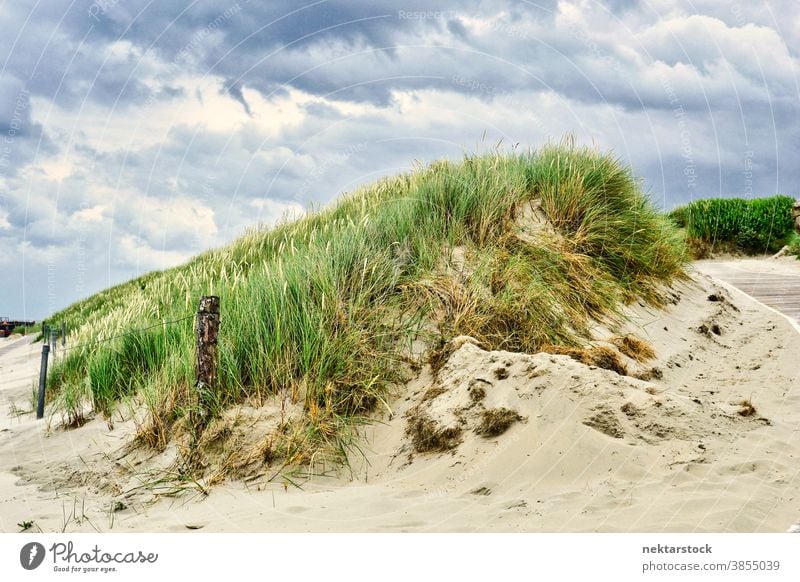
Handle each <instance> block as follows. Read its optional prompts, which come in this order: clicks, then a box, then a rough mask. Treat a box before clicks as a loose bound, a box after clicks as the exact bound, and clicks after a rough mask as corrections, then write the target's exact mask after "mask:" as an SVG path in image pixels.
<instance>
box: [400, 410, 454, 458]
mask: <svg viewBox="0 0 800 582" xmlns="http://www.w3.org/2000/svg"><path fill="white" fill-rule="evenodd" d="M406 434H407V435H408V436H409V437H411V444H412V445H413V446H414V450H415V451H417V452H420V453H431V452H442V451H449V450H451V449H454V448H455V447H457V446H458V445H459V444H460V443H461V429H460V428H458V427H446V428H441V427H440V426H439V425H438V424H437V423H436V422H435V421H434V420H433V419H431V418H429V417H428V416H426V415H425V414H417V415H415V416H412V417H411V418H410V419H409V421H408V426H407V427H406Z"/></svg>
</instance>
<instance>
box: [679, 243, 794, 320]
mask: <svg viewBox="0 0 800 582" xmlns="http://www.w3.org/2000/svg"><path fill="white" fill-rule="evenodd" d="M770 261H772V262H770ZM694 266H695V268H696V269H697V270H698V271H700V272H701V273H705V274H706V275H710V276H712V277H714V278H716V279H720V280H721V281H725V282H726V283H728V284H730V285H733V286H734V287H736V288H738V289H740V290H741V291H744V292H745V293H747V294H748V295H750V296H751V297H753V298H755V299H757V300H758V301H760V302H761V303H763V304H764V305H768V306H770V307H772V308H773V309H775V310H776V311H780V312H781V313H783V314H784V315H786V316H788V317H790V318H792V319H794V320H795V321H796V322H798V323H800V261H798V264H797V266H795V265H792V264H788V263H777V262H775V261H774V260H773V259H760V260H754V259H746V260H739V261H719V262H716V261H698V262H696V263H695V264H694ZM795 271H796V272H795Z"/></svg>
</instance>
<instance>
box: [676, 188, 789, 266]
mask: <svg viewBox="0 0 800 582" xmlns="http://www.w3.org/2000/svg"><path fill="white" fill-rule="evenodd" d="M793 204H794V199H793V198H791V197H789V196H780V195H778V196H772V197H769V198H754V199H747V200H746V199H743V198H708V199H703V200H695V201H694V202H691V203H689V204H687V205H685V206H680V207H678V208H675V209H674V210H673V211H672V212H671V213H670V218H672V220H674V221H675V223H676V224H677V225H678V226H679V227H680V228H682V229H685V233H686V239H687V242H688V244H689V246H690V248H691V249H692V252H693V254H694V256H695V258H698V259H700V258H705V257H706V256H709V255H710V254H712V253H714V252H740V253H745V254H751V255H752V254H773V253H775V252H777V251H779V250H780V249H781V248H783V246H784V245H786V244H790V243H791V242H792V241H793V240H794V238H795V237H794V224H793V221H792V205H793Z"/></svg>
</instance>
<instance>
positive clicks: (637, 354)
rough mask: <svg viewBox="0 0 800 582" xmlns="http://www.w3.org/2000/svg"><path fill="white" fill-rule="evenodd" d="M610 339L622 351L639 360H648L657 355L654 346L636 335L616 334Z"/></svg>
mask: <svg viewBox="0 0 800 582" xmlns="http://www.w3.org/2000/svg"><path fill="white" fill-rule="evenodd" d="M608 341H609V343H612V344H614V345H615V346H616V347H617V349H618V350H619V351H620V352H622V353H623V354H625V355H626V356H628V357H629V358H631V359H632V360H636V361H637V362H646V361H647V360H652V359H653V358H655V357H656V351H655V349H653V346H652V345H650V344H649V343H648V342H646V341H644V340H643V339H640V338H638V337H636V336H635V335H632V334H628V335H623V336H619V335H616V336H613V337H611V338H610V339H609V340H608Z"/></svg>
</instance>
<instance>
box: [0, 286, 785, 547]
mask: <svg viewBox="0 0 800 582" xmlns="http://www.w3.org/2000/svg"><path fill="white" fill-rule="evenodd" d="M629 315H630V316H631V322H630V323H629V324H627V325H626V326H625V327H624V328H623V329H619V330H610V329H604V328H603V327H601V326H598V328H597V329H596V330H595V337H596V340H597V341H598V342H599V343H602V342H603V341H604V340H607V339H608V338H609V337H610V336H611V335H612V332H613V333H617V334H620V333H622V334H625V333H634V334H636V335H637V336H639V337H641V338H643V339H646V340H647V341H648V342H650V343H651V344H652V346H653V347H654V348H655V351H656V358H655V359H654V360H651V361H649V362H644V363H640V362H636V361H634V360H632V359H629V358H625V364H626V365H627V367H628V370H629V371H628V374H629V375H627V376H622V375H619V374H617V373H615V372H613V371H610V370H605V369H601V368H597V367H594V366H587V365H585V364H582V363H580V362H577V361H575V360H573V359H571V358H570V357H569V356H566V355H550V354H533V355H529V354H515V353H509V352H488V351H484V350H482V349H481V348H480V347H479V346H476V345H474V344H473V343H471V342H470V341H464V342H463V343H462V345H460V347H458V349H455V350H454V352H453V354H452V355H451V356H450V358H449V360H448V361H447V362H446V363H445V365H444V366H443V368H442V369H441V370H439V371H438V373H437V374H434V373H433V372H432V371H431V370H429V369H428V370H425V371H423V373H422V375H421V376H420V377H419V378H418V379H416V380H415V381H414V382H412V383H411V384H410V385H409V386H408V387H407V390H406V391H405V392H404V393H402V394H400V395H399V396H398V398H397V399H396V400H395V401H394V402H392V403H391V408H392V410H391V414H390V413H389V412H388V411H387V412H385V413H384V416H383V417H382V418H380V419H379V420H380V422H378V423H376V424H374V425H372V426H370V427H369V428H367V429H366V430H365V434H364V440H363V444H362V449H363V452H364V456H363V457H362V456H359V455H356V454H354V455H353V456H352V476H351V475H350V474H349V473H347V472H346V471H340V472H339V474H338V475H329V476H319V475H317V476H314V477H308V476H305V477H303V476H302V475H288V476H287V477H288V478H284V477H283V476H280V475H279V476H278V477H276V478H275V479H274V480H273V481H272V482H267V479H268V478H269V477H272V476H273V475H274V473H267V474H265V475H264V476H263V477H261V478H259V479H255V480H251V481H249V482H247V483H225V484H222V485H219V486H215V487H212V488H209V489H207V491H208V494H207V495H206V494H204V493H201V492H199V489H198V488H197V487H195V486H193V485H192V484H187V483H183V484H180V486H179V488H180V489H182V491H183V492H182V493H180V494H178V495H177V496H175V497H168V496H164V494H165V493H170V492H171V491H170V488H173V489H175V488H176V483H175V482H162V483H161V484H159V485H157V486H156V485H154V484H153V483H152V479H150V480H148V475H147V470H148V469H150V468H155V467H158V466H164V465H165V464H166V463H167V461H168V460H169V458H170V455H172V454H174V452H172V451H169V450H168V451H166V452H165V453H163V454H161V455H159V456H158V457H155V458H148V457H147V455H145V454H144V453H143V452H142V451H136V452H134V453H132V454H128V455H125V454H124V453H125V452H126V450H125V448H124V444H125V443H126V441H127V439H128V438H129V436H130V434H131V432H132V426H131V423H130V421H120V420H115V421H114V423H113V430H111V428H110V425H109V424H107V423H106V421H104V420H101V419H94V420H92V421H90V422H89V423H88V424H87V425H85V426H83V427H81V428H79V429H74V430H64V429H62V428H58V426H57V424H58V423H57V419H56V418H53V419H51V423H50V424H51V428H50V429H49V430H48V429H47V428H46V423H44V422H38V423H37V422H35V421H33V420H31V418H30V415H26V416H23V417H14V418H8V417H4V418H3V419H2V420H1V421H0V423H2V424H0V530H3V531H18V529H19V528H18V527H17V524H18V523H21V522H23V521H33V522H34V524H35V525H34V526H33V529H37V528H39V529H41V530H43V531H62V530H66V531H94V530H99V531H109V530H111V531H187V528H188V529H192V530H198V529H199V530H200V531H545V532H557V531H570V532H571V531H677V532H693V531H721V532H776V531H787V529H788V528H789V527H790V526H791V525H792V524H793V523H794V522H795V521H796V518H797V517H798V516H800V496H798V494H797V490H798V484H800V470H798V466H800V463H798V460H800V438H798V437H800V434H798V432H800V386H798V383H797V378H798V374H797V363H796V362H797V356H796V350H795V346H796V344H797V340H798V336H797V333H798V332H797V331H796V330H795V329H794V327H793V326H792V325H791V324H790V323H789V322H788V321H787V320H786V319H785V318H784V317H782V316H780V315H779V314H777V313H776V312H774V311H771V310H769V309H766V308H765V307H764V306H762V305H761V304H759V303H757V302H755V301H753V300H752V299H750V298H749V297H747V296H745V295H742V294H739V293H737V292H736V291H735V290H730V289H728V288H726V287H725V286H723V285H721V284H718V283H716V282H714V281H713V280H711V279H710V278H708V277H706V276H705V275H701V274H698V275H696V276H695V279H694V281H693V282H691V283H689V284H686V285H682V286H681V287H680V288H679V289H676V292H675V301H674V304H673V305H670V306H669V307H668V309H666V310H665V311H653V310H648V309H645V308H644V307H642V306H634V307H633V308H631V309H630V314H629ZM1 345H6V344H1ZM1 345H0V347H1ZM38 349H39V347H38V345H37V346H28V345H26V344H25V343H20V344H19V345H18V346H16V347H15V348H13V349H11V350H10V351H9V352H8V353H6V354H4V355H3V356H2V357H0V366H2V368H0V371H2V372H5V371H7V370H9V369H12V368H13V370H14V371H13V373H12V374H11V375H10V376H5V377H4V380H3V386H2V397H3V400H4V402H7V401H12V402H14V403H15V406H16V407H17V408H26V407H27V409H30V396H29V395H30V386H31V381H32V378H33V377H35V373H36V369H37V368H38ZM634 376H639V378H647V379H639V378H636V377H634ZM26 399H27V400H26ZM750 404H751V405H752V407H751V406H750ZM295 484H296V485H299V486H300V487H296V486H295ZM143 485H146V486H143Z"/></svg>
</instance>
